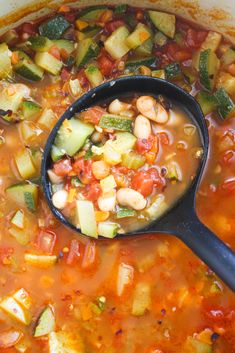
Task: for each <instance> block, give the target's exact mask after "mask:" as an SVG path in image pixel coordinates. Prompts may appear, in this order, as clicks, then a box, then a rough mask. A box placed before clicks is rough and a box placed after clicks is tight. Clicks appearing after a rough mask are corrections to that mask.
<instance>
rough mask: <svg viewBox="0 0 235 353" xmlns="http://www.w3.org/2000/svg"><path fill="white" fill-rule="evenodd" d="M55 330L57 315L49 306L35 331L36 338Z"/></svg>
mask: <svg viewBox="0 0 235 353" xmlns="http://www.w3.org/2000/svg"><path fill="white" fill-rule="evenodd" d="M54 330H55V315H54V312H53V309H52V307H51V306H50V305H48V306H47V307H46V308H45V309H44V310H43V312H42V313H41V315H40V317H39V319H38V322H37V325H36V327H35V331H34V334H33V335H34V337H41V336H45V335H48V334H49V333H50V332H53V331H54Z"/></svg>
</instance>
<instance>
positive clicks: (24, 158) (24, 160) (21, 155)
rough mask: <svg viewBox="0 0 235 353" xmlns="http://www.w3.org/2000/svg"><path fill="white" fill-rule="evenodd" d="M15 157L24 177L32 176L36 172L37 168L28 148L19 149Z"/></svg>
mask: <svg viewBox="0 0 235 353" xmlns="http://www.w3.org/2000/svg"><path fill="white" fill-rule="evenodd" d="M14 159H15V163H16V166H17V169H18V171H19V173H20V176H21V177H22V178H23V179H29V178H32V177H33V176H34V175H35V174H36V168H35V166H34V164H33V161H32V157H31V155H30V152H29V151H28V149H27V148H24V149H22V150H21V151H18V152H17V153H16V154H15V158H14Z"/></svg>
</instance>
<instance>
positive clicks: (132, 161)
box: [122, 151, 145, 169]
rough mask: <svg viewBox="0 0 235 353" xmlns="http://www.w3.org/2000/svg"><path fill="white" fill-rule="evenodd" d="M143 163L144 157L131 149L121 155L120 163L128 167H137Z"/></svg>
mask: <svg viewBox="0 0 235 353" xmlns="http://www.w3.org/2000/svg"><path fill="white" fill-rule="evenodd" d="M144 164H145V157H144V156H141V155H140V154H138V153H136V152H134V151H131V152H129V153H125V154H123V155H122V165H123V166H124V167H126V168H129V169H139V168H141V167H143V165H144Z"/></svg>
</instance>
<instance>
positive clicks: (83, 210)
mask: <svg viewBox="0 0 235 353" xmlns="http://www.w3.org/2000/svg"><path fill="white" fill-rule="evenodd" d="M76 212H77V221H78V225H77V227H78V228H81V232H82V233H83V234H85V235H88V236H90V237H93V238H98V232H97V224H96V218H95V210H94V205H93V202H91V201H86V200H82V201H80V200H79V201H77V202H76ZM88 219H89V222H87V220H88Z"/></svg>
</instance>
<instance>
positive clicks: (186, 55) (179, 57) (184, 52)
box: [174, 49, 192, 62]
mask: <svg viewBox="0 0 235 353" xmlns="http://www.w3.org/2000/svg"><path fill="white" fill-rule="evenodd" d="M174 57H175V60H176V61H180V62H182V61H186V60H189V59H191V57H192V53H191V51H189V50H188V49H181V50H178V51H177V52H176V53H175V54H174Z"/></svg>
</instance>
